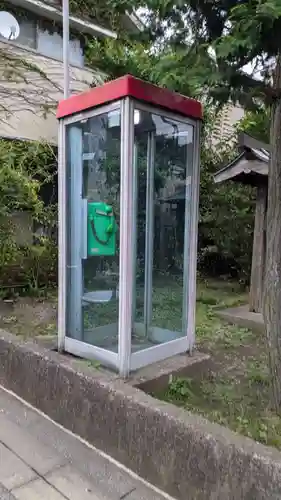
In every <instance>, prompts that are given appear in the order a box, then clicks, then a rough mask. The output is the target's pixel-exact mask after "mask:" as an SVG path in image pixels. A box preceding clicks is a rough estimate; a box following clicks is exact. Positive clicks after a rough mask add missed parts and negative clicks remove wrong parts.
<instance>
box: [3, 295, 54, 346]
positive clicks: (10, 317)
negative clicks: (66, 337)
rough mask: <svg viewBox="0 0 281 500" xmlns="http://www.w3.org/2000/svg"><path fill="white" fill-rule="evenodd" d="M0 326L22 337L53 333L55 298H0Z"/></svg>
mask: <svg viewBox="0 0 281 500" xmlns="http://www.w3.org/2000/svg"><path fill="white" fill-rule="evenodd" d="M0 328H2V329H3V330H7V331H9V332H11V333H14V334H16V335H21V336H23V337H24V338H26V337H35V336H37V335H54V334H55V333H56V329H57V300H56V298H55V297H50V298H48V299H38V298H32V297H19V298H17V299H15V300H10V301H4V300H0Z"/></svg>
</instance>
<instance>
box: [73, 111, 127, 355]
mask: <svg viewBox="0 0 281 500" xmlns="http://www.w3.org/2000/svg"><path fill="white" fill-rule="evenodd" d="M75 131H76V135H75ZM79 134H80V135H79ZM67 138H68V140H67V153H68V169H69V172H70V176H69V179H68V182H69V194H70V198H69V200H68V205H69V207H68V209H69V210H70V214H71V221H70V224H72V225H71V226H70V227H69V232H68V234H69V243H68V248H69V257H68V260H69V284H68V290H69V292H70V293H69V298H68V301H69V308H68V309H69V311H70V312H69V322H68V335H69V336H70V337H74V338H77V339H78V340H82V341H83V342H86V343H89V344H92V345H96V346H99V347H103V348H106V349H109V350H113V351H115V352H117V349H118V283H119V250H118V249H119V231H118V227H119V214H120V210H119V202H120V200H119V192H120V188H119V186H120V111H119V110H117V111H114V112H110V113H104V114H101V115H99V116H95V117H93V118H89V119H87V120H83V121H82V122H81V123H79V124H78V125H77V124H74V125H70V126H68V127H67ZM79 169H81V175H80V177H79V175H77V171H78V170H79ZM79 183H80V188H79ZM79 189H80V191H79ZM77 193H78V194H77ZM75 203H78V206H77V208H76V209H74V208H73V205H74V204H75ZM71 204H72V210H71ZM79 204H80V210H79ZM77 214H78V217H79V214H81V219H80V224H79V219H78V221H77ZM75 225H76V226H77V229H76V230H75ZM70 230H71V231H70ZM79 239H80V243H79ZM77 248H78V249H79V250H78V253H79V252H80V257H79V258H78V256H77ZM79 266H80V274H79V271H77V268H79ZM77 290H80V299H79V292H77ZM77 302H78V304H76V303H77ZM79 311H80V312H79ZM74 324H76V325H77V327H76V330H75V328H74V326H73V325H74Z"/></svg>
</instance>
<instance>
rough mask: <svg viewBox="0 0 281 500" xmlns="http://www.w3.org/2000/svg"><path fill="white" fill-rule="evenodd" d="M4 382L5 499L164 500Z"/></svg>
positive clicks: (1, 486)
mask: <svg viewBox="0 0 281 500" xmlns="http://www.w3.org/2000/svg"><path fill="white" fill-rule="evenodd" d="M164 498H165V497H164V496H162V495H161V494H159V493H157V492H155V491H154V490H153V489H152V488H150V487H149V486H146V485H145V484H143V482H141V481H140V480H139V479H138V478H135V477H134V476H132V475H131V474H129V473H128V472H126V470H124V469H122V468H120V467H118V465H116V464H114V463H112V462H111V461H109V460H108V459H107V458H105V457H104V456H102V455H101V454H99V453H98V452H97V451H95V450H93V449H92V448H89V447H88V446H86V445H85V444H84V443H83V442H82V441H80V440H79V439H78V438H76V437H74V436H72V435H70V434H69V433H67V432H65V431H64V430H62V429H61V428H59V427H58V426H56V425H55V424H54V423H53V422H51V421H50V420H48V419H46V418H45V417H43V416H42V415H40V414H39V413H37V412H36V411H34V410H32V409H31V408H30V407H28V406H26V405H25V404H23V403H22V402H20V401H19V400H18V399H16V398H15V397H14V396H12V395H10V394H7V393H6V392H5V391H3V390H2V388H1V386H0V499H1V500H65V499H68V500H121V499H126V500H164Z"/></svg>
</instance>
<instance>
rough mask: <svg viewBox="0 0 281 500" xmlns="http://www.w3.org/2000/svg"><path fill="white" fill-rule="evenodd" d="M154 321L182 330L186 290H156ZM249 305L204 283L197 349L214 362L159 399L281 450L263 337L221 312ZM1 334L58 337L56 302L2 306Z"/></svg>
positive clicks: (226, 287) (233, 289)
mask: <svg viewBox="0 0 281 500" xmlns="http://www.w3.org/2000/svg"><path fill="white" fill-rule="evenodd" d="M154 293H155V295H154V300H153V317H154V320H155V321H157V324H158V323H159V321H161V322H163V326H165V325H166V324H169V327H170V328H177V327H178V324H179V323H180V322H181V311H182V309H181V307H182V294H181V287H179V286H178V285H177V284H171V286H169V287H167V286H166V287H159V289H157V288H156V289H155V290H154ZM246 301H247V294H246V293H245V292H243V291H241V288H240V287H239V285H238V284H235V283H228V282H213V281H211V282H210V281H209V282H208V281H204V282H200V283H198V286H197V308H196V339H197V348H198V349H199V350H200V351H203V352H208V353H209V354H210V355H211V358H210V361H209V362H207V363H204V365H203V364H202V367H201V369H198V370H197V371H196V373H192V376H191V377H190V378H188V377H185V378H177V379H174V380H172V381H171V383H170V384H169V387H167V389H166V390H165V391H164V392H163V393H161V394H154V396H155V397H157V398H159V399H164V400H166V401H170V402H172V403H174V404H176V405H179V406H181V407H183V408H186V409H187V410H189V411H190V410H191V411H193V412H197V413H200V414H202V415H204V416H205V417H207V418H208V419H210V420H213V421H215V422H218V423H221V424H223V425H227V426H229V427H230V428H232V429H233V430H235V431H237V432H239V433H241V434H244V435H247V436H249V437H252V438H254V439H256V440H257V441H260V442H262V443H265V444H269V445H273V446H276V447H278V448H280V449H281V418H280V417H278V416H277V415H275V414H274V412H272V410H271V408H270V398H269V394H270V378H269V371H268V363H267V354H266V345H265V339H264V338H263V335H262V334H261V333H256V332H253V331H250V330H246V329H243V328H239V327H237V326H233V325H228V324H225V323H223V322H222V320H221V319H220V318H219V317H218V316H217V314H216V311H217V310H218V309H223V308H226V307H234V306H238V305H240V304H243V303H245V302H246ZM0 328H2V329H5V330H7V331H10V332H12V333H14V334H17V335H20V336H22V337H24V338H27V337H32V338H35V337H37V336H45V337H46V336H52V337H53V336H54V335H55V334H56V332H57V297H56V294H55V293H53V294H52V295H50V296H48V298H44V299H43V298H40V299H39V298H31V297H21V298H17V299H16V300H14V301H3V300H2V301H1V300H0Z"/></svg>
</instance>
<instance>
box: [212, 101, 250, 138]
mask: <svg viewBox="0 0 281 500" xmlns="http://www.w3.org/2000/svg"><path fill="white" fill-rule="evenodd" d="M244 115H245V111H244V109H243V108H242V107H241V106H238V105H236V106H235V105H233V104H231V103H229V104H227V105H226V106H225V107H224V108H223V109H222V111H221V112H220V113H219V115H218V116H217V119H216V121H215V124H214V128H213V132H212V142H213V144H217V143H218V142H219V141H221V140H222V139H232V137H233V134H234V132H235V125H236V124H237V123H238V122H239V121H240V120H241V119H242V118H243V117H244Z"/></svg>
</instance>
